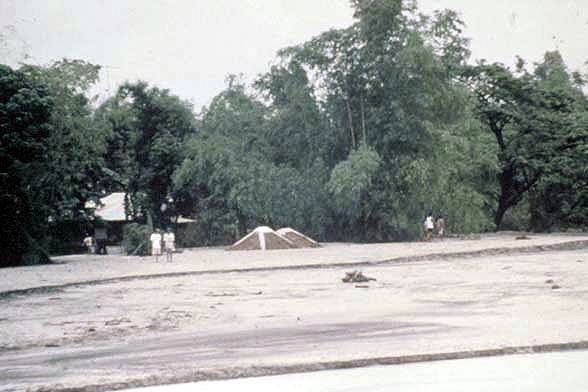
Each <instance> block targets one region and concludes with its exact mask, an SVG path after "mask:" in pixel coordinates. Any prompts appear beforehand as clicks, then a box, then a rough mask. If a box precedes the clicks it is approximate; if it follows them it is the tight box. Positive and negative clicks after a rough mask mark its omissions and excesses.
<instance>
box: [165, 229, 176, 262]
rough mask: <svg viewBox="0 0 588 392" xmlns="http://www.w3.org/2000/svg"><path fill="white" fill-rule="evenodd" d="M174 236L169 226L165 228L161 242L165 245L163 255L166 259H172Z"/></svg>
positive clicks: (174, 246)
mask: <svg viewBox="0 0 588 392" xmlns="http://www.w3.org/2000/svg"><path fill="white" fill-rule="evenodd" d="M175 241H176V236H175V235H174V233H173V231H172V230H171V228H169V227H168V228H167V231H166V232H165V234H164V235H163V244H164V247H165V256H166V260H167V261H172V256H173V253H174V251H175V250H176V245H175Z"/></svg>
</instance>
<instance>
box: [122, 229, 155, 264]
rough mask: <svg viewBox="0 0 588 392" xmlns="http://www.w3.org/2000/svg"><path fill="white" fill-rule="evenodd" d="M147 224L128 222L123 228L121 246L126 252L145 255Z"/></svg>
mask: <svg viewBox="0 0 588 392" xmlns="http://www.w3.org/2000/svg"><path fill="white" fill-rule="evenodd" d="M149 233H150V230H149V226H147V225H141V224H139V223H129V224H128V225H126V226H125V227H124V229H123V242H122V246H123V249H124V251H125V253H126V254H128V255H137V256H145V255H147V254H149V241H148V239H149Z"/></svg>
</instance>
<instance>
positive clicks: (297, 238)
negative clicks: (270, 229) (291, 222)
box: [276, 227, 320, 248]
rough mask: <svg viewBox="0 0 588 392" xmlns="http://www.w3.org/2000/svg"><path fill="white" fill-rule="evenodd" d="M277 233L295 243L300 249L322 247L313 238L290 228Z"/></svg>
mask: <svg viewBox="0 0 588 392" xmlns="http://www.w3.org/2000/svg"><path fill="white" fill-rule="evenodd" d="M276 233H278V234H279V235H280V236H281V237H283V238H286V239H288V240H290V241H291V242H293V243H294V244H295V245H296V246H297V247H298V248H318V247H319V246H320V245H319V243H318V242H316V241H315V240H313V239H312V238H309V237H307V236H305V235H304V234H302V233H300V232H298V231H296V230H294V229H292V228H290V227H284V228H282V229H280V230H278V231H276Z"/></svg>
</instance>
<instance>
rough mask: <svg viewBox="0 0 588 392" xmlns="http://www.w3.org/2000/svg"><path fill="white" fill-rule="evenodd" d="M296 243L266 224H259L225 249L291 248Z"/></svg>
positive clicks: (294, 246)
mask: <svg viewBox="0 0 588 392" xmlns="http://www.w3.org/2000/svg"><path fill="white" fill-rule="evenodd" d="M293 248H297V246H296V244H294V243H293V242H292V241H290V240H289V239H287V238H284V237H281V236H280V235H279V234H278V233H276V232H275V231H273V230H272V229H271V228H269V227H267V226H260V227H257V228H256V229H255V230H253V231H252V232H251V233H249V234H247V235H246V236H245V237H243V238H241V239H240V240H239V241H237V242H235V243H234V244H233V245H231V246H230V247H229V248H228V249H227V250H271V249H293Z"/></svg>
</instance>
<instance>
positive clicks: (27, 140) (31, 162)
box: [0, 65, 53, 267]
mask: <svg viewBox="0 0 588 392" xmlns="http://www.w3.org/2000/svg"><path fill="white" fill-rule="evenodd" d="M52 109H53V100H52V98H51V95H50V93H49V91H48V88H47V86H45V85H43V84H42V83H40V82H39V81H38V80H35V79H33V78H31V77H29V76H28V75H27V74H26V73H24V72H21V71H18V70H13V69H11V68H10V67H7V66H4V65H0V220H1V221H2V225H0V226H1V227H0V238H1V239H2V243H1V244H0V247H1V248H2V252H1V254H0V267H5V266H8V265H18V264H33V263H38V262H44V261H48V255H47V252H46V250H45V248H44V247H45V243H44V242H45V237H44V234H45V233H44V229H45V227H46V224H47V217H48V214H47V212H46V211H47V210H46V209H45V208H44V206H43V205H39V204H37V203H36V202H35V200H36V198H35V195H34V194H32V193H31V186H32V185H34V182H35V179H34V178H32V176H31V172H36V171H37V169H36V168H35V166H38V165H41V164H42V162H43V161H44V159H45V150H46V141H47V139H48V138H49V136H50V125H49V119H50V116H51V110H52Z"/></svg>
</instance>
